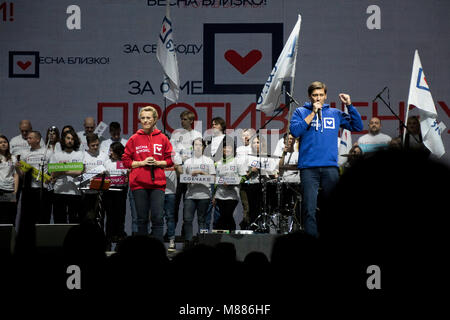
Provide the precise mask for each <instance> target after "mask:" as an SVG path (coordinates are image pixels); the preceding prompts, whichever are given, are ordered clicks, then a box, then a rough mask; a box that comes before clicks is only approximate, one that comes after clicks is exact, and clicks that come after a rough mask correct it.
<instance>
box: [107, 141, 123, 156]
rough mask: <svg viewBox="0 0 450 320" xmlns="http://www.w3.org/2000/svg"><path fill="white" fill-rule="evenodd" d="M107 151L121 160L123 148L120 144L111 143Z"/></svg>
mask: <svg viewBox="0 0 450 320" xmlns="http://www.w3.org/2000/svg"><path fill="white" fill-rule="evenodd" d="M109 149H110V150H111V151H112V152H114V153H115V154H117V155H118V156H119V159H122V155H123V153H124V152H125V147H124V146H123V144H121V143H120V142H113V143H111V145H110V146H109Z"/></svg>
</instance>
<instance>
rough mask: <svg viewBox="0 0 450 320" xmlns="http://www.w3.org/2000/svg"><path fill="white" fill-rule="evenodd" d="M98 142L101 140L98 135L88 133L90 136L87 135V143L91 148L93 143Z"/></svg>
mask: <svg viewBox="0 0 450 320" xmlns="http://www.w3.org/2000/svg"><path fill="white" fill-rule="evenodd" d="M97 140H100V139H99V138H98V135H97V134H96V133H88V134H87V135H86V142H87V144H88V146H89V145H90V144H91V143H92V142H94V141H97Z"/></svg>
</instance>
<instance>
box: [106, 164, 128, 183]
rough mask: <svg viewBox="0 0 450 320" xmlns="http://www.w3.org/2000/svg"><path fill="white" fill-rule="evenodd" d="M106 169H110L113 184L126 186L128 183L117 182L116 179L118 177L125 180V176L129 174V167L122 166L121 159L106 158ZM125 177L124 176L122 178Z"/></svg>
mask: <svg viewBox="0 0 450 320" xmlns="http://www.w3.org/2000/svg"><path fill="white" fill-rule="evenodd" d="M103 166H104V167H105V169H106V171H108V173H109V175H110V176H111V179H112V182H111V186H115V187H125V186H126V185H127V183H123V184H122V183H115V182H114V181H117V180H118V179H120V180H123V181H125V179H126V178H125V177H126V176H127V175H128V169H125V168H123V169H122V168H121V167H122V166H121V161H117V160H111V159H106V160H105V163H104V164H103ZM121 177H123V178H121Z"/></svg>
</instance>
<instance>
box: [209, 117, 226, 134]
mask: <svg viewBox="0 0 450 320" xmlns="http://www.w3.org/2000/svg"><path fill="white" fill-rule="evenodd" d="M214 122H215V123H218V124H220V126H221V127H222V133H224V132H225V130H226V128H227V125H226V123H225V120H223V119H222V118H221V117H215V118H213V119H212V120H211V123H214Z"/></svg>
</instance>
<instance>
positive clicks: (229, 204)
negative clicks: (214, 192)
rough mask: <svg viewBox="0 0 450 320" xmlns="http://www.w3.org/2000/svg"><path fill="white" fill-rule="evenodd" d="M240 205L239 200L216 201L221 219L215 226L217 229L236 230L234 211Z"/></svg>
mask: <svg viewBox="0 0 450 320" xmlns="http://www.w3.org/2000/svg"><path fill="white" fill-rule="evenodd" d="M237 205H238V200H220V199H216V206H218V207H219V211H220V217H219V219H218V221H217V224H216V226H215V228H216V229H223V230H230V231H231V230H236V222H235V221H234V217H233V213H234V209H236V206H237Z"/></svg>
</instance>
